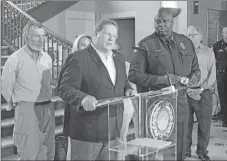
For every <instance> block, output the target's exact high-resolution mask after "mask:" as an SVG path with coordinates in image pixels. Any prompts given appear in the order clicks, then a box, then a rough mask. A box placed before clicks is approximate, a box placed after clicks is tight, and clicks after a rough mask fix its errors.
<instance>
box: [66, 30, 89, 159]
mask: <svg viewBox="0 0 227 161" xmlns="http://www.w3.org/2000/svg"><path fill="white" fill-rule="evenodd" d="M90 44H91V37H90V36H89V35H86V34H81V35H79V36H77V37H76V39H75V41H74V43H73V48H72V51H71V54H72V53H74V52H76V51H79V50H83V49H85V48H87V47H88V46H89V45H90ZM69 117H70V107H69V105H68V104H66V107H65V109H64V127H63V134H64V136H66V137H68V148H67V155H66V160H71V142H70V137H69V134H68V132H69V129H68V128H69V120H70V118H69Z"/></svg>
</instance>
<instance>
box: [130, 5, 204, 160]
mask: <svg viewBox="0 0 227 161" xmlns="http://www.w3.org/2000/svg"><path fill="white" fill-rule="evenodd" d="M175 16H177V15H173V13H172V12H171V10H170V9H168V8H160V9H159V11H158V14H157V16H156V18H155V30H156V32H154V33H153V34H151V35H149V36H147V37H145V38H144V39H142V40H141V41H140V42H139V48H142V49H145V50H146V51H149V52H142V51H141V50H138V51H135V52H134V53H133V56H132V60H131V65H130V70H129V77H128V78H129V81H131V82H132V83H135V84H136V85H137V90H138V92H146V91H149V90H158V89H161V88H164V87H167V86H169V85H170V84H169V81H168V76H169V78H170V79H171V82H172V83H173V84H174V85H175V87H176V88H178V89H179V88H181V89H182V90H179V92H178V100H177V101H178V102H177V104H178V107H177V160H180V161H182V160H184V159H185V152H186V145H187V129H188V118H189V109H188V100H187V92H186V86H185V85H183V84H181V83H180V80H181V78H182V77H187V78H188V79H189V83H188V85H189V86H190V85H192V84H195V83H197V82H198V81H199V79H200V69H199V64H198V59H197V56H196V53H195V49H194V46H193V44H192V42H191V40H190V39H188V38H187V37H186V36H184V35H181V34H178V33H175V32H172V26H173V17H175ZM167 71H168V73H169V74H168V75H167Z"/></svg>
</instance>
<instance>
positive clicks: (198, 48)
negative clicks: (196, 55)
mask: <svg viewBox="0 0 227 161" xmlns="http://www.w3.org/2000/svg"><path fill="white" fill-rule="evenodd" d="M203 48H204V45H203V44H201V43H200V44H199V46H198V47H197V48H196V49H195V50H196V51H199V50H200V49H203Z"/></svg>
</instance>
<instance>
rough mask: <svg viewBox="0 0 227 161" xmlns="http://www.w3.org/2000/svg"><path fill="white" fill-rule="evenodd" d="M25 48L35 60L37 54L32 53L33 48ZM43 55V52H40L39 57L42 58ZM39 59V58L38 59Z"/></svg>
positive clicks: (26, 46)
mask: <svg viewBox="0 0 227 161" xmlns="http://www.w3.org/2000/svg"><path fill="white" fill-rule="evenodd" d="M25 48H26V50H27V51H28V54H29V55H30V56H31V57H32V58H33V59H35V58H36V57H35V54H34V53H33V52H32V51H31V48H30V47H29V46H28V45H25ZM42 55H43V51H39V54H38V57H40V56H42ZM38 57H37V58H38Z"/></svg>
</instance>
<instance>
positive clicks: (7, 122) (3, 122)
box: [1, 108, 64, 128]
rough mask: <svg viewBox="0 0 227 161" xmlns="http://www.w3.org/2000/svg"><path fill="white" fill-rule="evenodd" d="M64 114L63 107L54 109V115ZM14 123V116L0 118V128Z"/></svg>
mask: <svg viewBox="0 0 227 161" xmlns="http://www.w3.org/2000/svg"><path fill="white" fill-rule="evenodd" d="M63 115H64V109H63V108H60V109H56V110H55V117H59V116H63ZM12 125H14V118H7V119H2V120H1V128H4V127H8V126H12Z"/></svg>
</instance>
